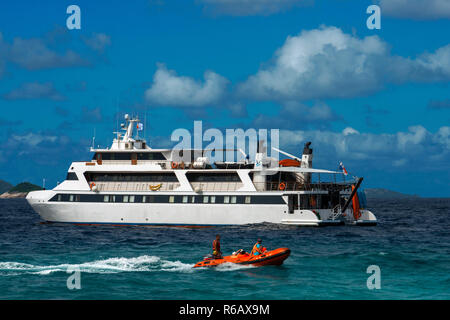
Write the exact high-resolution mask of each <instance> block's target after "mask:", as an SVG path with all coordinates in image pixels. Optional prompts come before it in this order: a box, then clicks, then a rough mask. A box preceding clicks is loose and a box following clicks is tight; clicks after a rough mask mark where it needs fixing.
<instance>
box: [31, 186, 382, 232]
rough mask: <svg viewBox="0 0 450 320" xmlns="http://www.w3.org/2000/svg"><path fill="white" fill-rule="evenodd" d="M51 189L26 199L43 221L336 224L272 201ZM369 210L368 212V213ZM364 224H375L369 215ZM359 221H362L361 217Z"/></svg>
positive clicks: (326, 217)
mask: <svg viewBox="0 0 450 320" xmlns="http://www.w3.org/2000/svg"><path fill="white" fill-rule="evenodd" d="M54 194H55V193H54V192H53V191H36V192H31V193H30V194H29V195H28V197H27V201H28V203H29V204H30V205H31V207H32V208H33V209H34V210H35V211H36V212H37V213H38V214H39V215H40V217H41V218H42V219H43V220H45V221H47V222H59V223H74V224H113V225H167V226H199V227H202V226H216V225H243V224H256V223H276V224H286V225H298V226H321V225H339V224H344V223H345V222H346V221H345V220H343V219H342V218H341V219H331V218H330V217H329V216H330V213H331V211H330V210H317V211H316V210H314V211H315V212H313V211H311V210H295V211H294V212H293V213H288V207H287V205H280V204H277V205H274V204H270V205H269V204H257V205H256V204H255V205H248V204H242V205H240V204H233V205H230V204H191V203H189V204H184V203H102V202H100V203H84V202H52V201H49V199H50V198H51V197H52V196H53V195H54ZM369 213H370V212H369ZM369 213H367V214H365V219H364V220H367V221H366V222H367V224H369V223H371V224H372V225H373V224H376V218H375V216H373V214H371V213H370V214H369ZM361 221H362V220H361Z"/></svg>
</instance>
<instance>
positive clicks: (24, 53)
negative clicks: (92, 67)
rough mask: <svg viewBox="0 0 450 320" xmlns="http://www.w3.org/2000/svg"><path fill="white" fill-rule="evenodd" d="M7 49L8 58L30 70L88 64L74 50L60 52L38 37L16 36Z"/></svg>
mask: <svg viewBox="0 0 450 320" xmlns="http://www.w3.org/2000/svg"><path fill="white" fill-rule="evenodd" d="M7 49H8V51H7V58H8V60H9V61H11V62H13V63H16V64H18V65H19V66H20V67H22V68H25V69H28V70H39V69H48V68H62V67H72V66H85V65H87V61H85V60H84V59H82V58H81V57H80V56H79V55H78V54H77V53H75V52H74V51H72V50H67V51H66V52H64V53H62V54H60V53H58V52H56V51H54V50H51V49H50V48H49V47H48V46H47V45H46V44H45V43H44V42H43V41H42V40H41V39H37V38H35V39H22V38H15V39H14V40H13V42H12V44H10V45H8V48H7Z"/></svg>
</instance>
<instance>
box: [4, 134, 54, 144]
mask: <svg viewBox="0 0 450 320" xmlns="http://www.w3.org/2000/svg"><path fill="white" fill-rule="evenodd" d="M57 139H58V137H57V136H49V135H43V134H40V133H33V132H30V133H27V134H24V135H15V134H13V135H12V136H11V138H10V143H14V142H16V143H20V144H21V145H23V144H26V145H29V146H32V147H35V146H37V145H38V144H40V143H42V142H55V141H56V140H57Z"/></svg>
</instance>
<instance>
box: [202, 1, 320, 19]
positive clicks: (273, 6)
mask: <svg viewBox="0 0 450 320" xmlns="http://www.w3.org/2000/svg"><path fill="white" fill-rule="evenodd" d="M198 3H200V4H203V6H204V8H205V10H206V11H207V12H210V13H213V14H218V15H232V16H253V15H262V16H268V15H271V14H274V13H277V12H281V11H285V10H288V9H290V8H292V7H294V6H302V5H311V4H313V3H314V1H313V0H198Z"/></svg>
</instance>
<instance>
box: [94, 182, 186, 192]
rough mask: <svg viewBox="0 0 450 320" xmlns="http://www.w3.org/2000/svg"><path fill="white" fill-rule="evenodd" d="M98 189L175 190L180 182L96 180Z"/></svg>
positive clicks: (109, 190)
mask: <svg viewBox="0 0 450 320" xmlns="http://www.w3.org/2000/svg"><path fill="white" fill-rule="evenodd" d="M96 186H97V189H98V191H100V192H112V191H119V192H123V191H136V192H139V191H142V192H144V191H173V190H175V189H176V188H178V187H179V186H180V183H178V182H96Z"/></svg>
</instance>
